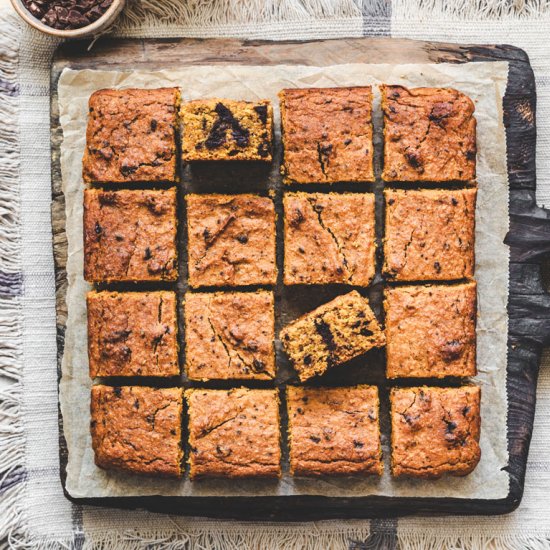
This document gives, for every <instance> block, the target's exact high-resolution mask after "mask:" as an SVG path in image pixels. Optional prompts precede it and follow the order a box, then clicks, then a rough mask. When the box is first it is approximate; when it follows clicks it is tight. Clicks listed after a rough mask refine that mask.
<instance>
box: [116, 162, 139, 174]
mask: <svg viewBox="0 0 550 550" xmlns="http://www.w3.org/2000/svg"><path fill="white" fill-rule="evenodd" d="M137 169H138V167H137V166H133V165H131V164H128V163H127V162H126V161H124V162H123V163H122V164H121V166H120V172H121V173H122V175H123V176H130V175H131V174H133V173H134V172H135V171H136V170H137Z"/></svg>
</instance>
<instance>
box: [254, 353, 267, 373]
mask: <svg viewBox="0 0 550 550" xmlns="http://www.w3.org/2000/svg"><path fill="white" fill-rule="evenodd" d="M252 368H253V369H254V371H255V372H262V371H263V370H265V363H264V362H263V361H260V360H259V359H256V358H255V357H254V359H253V361H252Z"/></svg>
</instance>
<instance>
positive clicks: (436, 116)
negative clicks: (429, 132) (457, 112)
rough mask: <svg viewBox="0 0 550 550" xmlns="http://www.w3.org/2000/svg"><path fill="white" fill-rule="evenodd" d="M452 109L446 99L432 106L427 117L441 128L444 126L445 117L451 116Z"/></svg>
mask: <svg viewBox="0 0 550 550" xmlns="http://www.w3.org/2000/svg"><path fill="white" fill-rule="evenodd" d="M452 110H453V108H452V104H451V103H449V102H447V101H446V102H440V103H436V104H435V105H434V106H433V107H432V111H431V113H430V114H429V115H428V119H429V120H430V121H431V122H433V123H434V124H437V125H438V126H440V127H441V128H442V127H443V126H444V122H445V119H446V118H448V117H449V116H451V114H452Z"/></svg>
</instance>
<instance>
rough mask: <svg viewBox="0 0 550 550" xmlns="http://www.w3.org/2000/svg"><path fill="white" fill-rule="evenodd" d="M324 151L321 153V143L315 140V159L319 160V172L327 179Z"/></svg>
mask: <svg viewBox="0 0 550 550" xmlns="http://www.w3.org/2000/svg"><path fill="white" fill-rule="evenodd" d="M324 156H325V153H323V147H322V145H321V142H319V141H318V142H317V161H318V162H319V166H320V168H321V172H322V174H323V176H324V177H325V179H327V173H326V171H325V160H324V158H323V157H324ZM327 160H328V159H327Z"/></svg>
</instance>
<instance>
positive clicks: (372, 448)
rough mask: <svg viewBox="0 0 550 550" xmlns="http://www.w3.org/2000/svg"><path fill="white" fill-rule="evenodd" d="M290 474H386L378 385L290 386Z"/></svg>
mask: <svg viewBox="0 0 550 550" xmlns="http://www.w3.org/2000/svg"><path fill="white" fill-rule="evenodd" d="M287 408H288V423H289V427H288V438H289V442H290V473H291V474H292V475H301V476H318V475H354V474H359V475H365V474H376V475H381V474H382V471H383V469H384V465H383V463H382V449H381V446H380V426H379V422H378V411H379V408H380V403H379V400H378V388H377V387H376V386H356V387H352V388H304V387H295V386H289V387H288V388H287Z"/></svg>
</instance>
